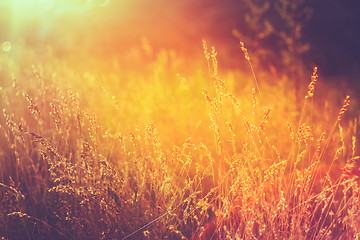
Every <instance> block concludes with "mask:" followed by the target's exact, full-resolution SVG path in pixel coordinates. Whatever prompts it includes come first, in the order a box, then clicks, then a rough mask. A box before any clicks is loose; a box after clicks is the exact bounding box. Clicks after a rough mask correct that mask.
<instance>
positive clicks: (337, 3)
mask: <svg viewBox="0 0 360 240" xmlns="http://www.w3.org/2000/svg"><path fill="white" fill-rule="evenodd" d="M0 12H1V14H0V42H1V43H6V44H8V43H14V42H17V41H21V42H23V43H25V44H26V45H27V46H30V47H32V48H34V49H37V48H39V49H40V48H42V47H44V46H50V47H51V49H52V51H53V52H54V54H56V56H57V57H59V58H61V57H67V56H70V55H71V56H72V57H73V58H74V62H78V64H79V63H80V62H86V61H85V60H86V59H88V58H93V59H98V60H101V59H111V58H116V59H117V60H118V61H119V63H120V65H121V64H123V66H129V67H131V66H135V65H137V64H139V63H138V62H137V60H133V58H132V56H133V55H134V54H136V53H134V51H135V50H134V49H136V48H138V47H139V46H141V47H142V48H143V49H144V52H145V55H147V57H149V56H151V54H152V52H156V51H159V49H172V50H174V51H176V53H177V54H178V55H179V56H184V57H187V58H188V59H193V57H198V56H201V54H202V48H201V44H202V39H206V40H207V41H208V42H210V43H211V44H212V45H214V46H215V47H216V49H217V50H218V52H219V61H220V64H221V66H222V68H223V69H227V68H230V69H232V68H236V69H244V70H246V69H248V66H246V64H245V62H244V61H245V60H244V58H243V55H242V52H241V50H240V46H239V41H240V40H241V41H243V42H244V43H245V45H246V46H247V48H248V50H249V53H250V55H251V58H252V61H253V64H254V65H255V67H256V68H257V69H261V71H267V72H269V73H272V74H274V75H275V76H280V75H283V74H286V75H287V76H290V79H294V81H297V82H298V83H297V84H298V85H300V86H301V85H302V84H301V82H302V81H304V84H305V85H307V83H308V82H309V76H310V75H311V72H312V68H313V67H314V66H315V65H317V66H319V73H320V78H321V79H323V80H326V81H327V82H328V83H330V84H332V85H335V86H336V87H341V88H342V89H345V91H348V92H351V94H352V95H359V96H360V94H357V92H358V91H359V88H360V83H359V80H360V79H359V76H360V57H359V55H360V54H359V53H360V46H359V42H360V30H359V29H360V14H358V13H359V12H360V1H358V0H317V1H312V0H291V1H286V0H274V1H266V0H253V1H251V0H222V1H219V0H197V1H192V0H181V1H166V0H121V1H120V0H119V1H118V0H116V1H115V0H0ZM6 44H5V45H4V47H5V48H6V46H8V45H6Z"/></svg>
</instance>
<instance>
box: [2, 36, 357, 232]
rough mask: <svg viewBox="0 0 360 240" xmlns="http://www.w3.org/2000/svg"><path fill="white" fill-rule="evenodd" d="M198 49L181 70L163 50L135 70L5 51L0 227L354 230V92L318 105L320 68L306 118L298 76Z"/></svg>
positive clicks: (25, 51)
mask: <svg viewBox="0 0 360 240" xmlns="http://www.w3.org/2000/svg"><path fill="white" fill-rule="evenodd" d="M203 47H204V53H205V61H202V62H200V63H198V62H195V63H194V65H193V67H189V68H190V69H187V70H186V71H187V73H186V75H187V76H185V75H182V74H181V70H182V68H183V67H185V66H184V64H183V63H180V62H181V61H180V60H181V59H180V60H179V59H177V57H176V56H175V55H174V53H171V52H166V51H161V52H159V53H158V54H157V55H156V56H154V59H153V60H152V61H151V62H148V63H147V64H146V65H144V68H147V69H144V71H143V72H139V73H135V72H134V71H132V70H129V71H127V70H125V69H124V70H122V69H121V68H120V67H119V66H117V65H116V61H115V63H114V67H113V68H109V69H112V70H111V71H110V70H109V71H108V72H107V73H104V72H102V71H100V73H94V72H90V71H85V72H81V71H80V70H78V69H77V68H76V66H75V67H73V68H72V67H71V66H70V65H69V62H67V60H66V59H65V60H61V59H56V58H55V57H54V56H53V55H51V54H50V55H49V56H50V57H39V56H38V55H37V54H34V53H33V52H32V51H30V50H29V49H27V48H21V47H18V49H19V50H18V52H19V53H20V54H18V55H17V56H16V57H11V56H10V55H7V53H2V59H3V61H2V63H1V69H2V72H1V77H2V78H3V80H2V87H1V90H0V94H1V95H0V106H1V109H3V114H1V115H0V126H1V127H0V142H1V146H0V195H1V199H3V201H2V202H1V205H0V237H1V238H2V239H329V238H331V239H352V238H354V239H355V238H358V237H359V236H360V225H359V222H360V219H359V206H360V205H359V199H360V195H359V193H360V192H359V175H360V174H359V172H360V170H359V157H358V156H357V145H358V140H357V135H356V132H357V129H356V128H357V125H358V123H357V122H356V121H350V120H346V119H344V118H345V115H346V111H347V109H348V107H349V104H350V100H349V98H348V97H347V98H346V99H345V102H344V104H343V106H339V107H338V108H337V111H338V114H337V115H334V116H329V113H328V112H326V111H327V110H326V109H324V108H322V109H319V108H317V107H316V104H314V102H315V101H314V99H315V100H316V94H314V90H315V82H316V81H317V79H318V76H317V69H316V68H315V69H314V72H313V75H312V76H311V81H310V84H309V91H308V93H307V95H306V96H305V97H304V107H303V110H302V113H301V115H299V114H298V113H297V111H296V106H295V105H296V103H295V97H294V94H293V92H292V91H293V90H292V89H293V87H292V83H291V81H288V80H287V79H286V78H283V79H279V80H278V81H277V83H276V84H274V85H271V84H267V83H266V81H262V84H261V85H260V86H259V85H258V84H257V80H256V78H255V74H254V71H253V67H252V65H251V68H252V71H253V76H252V78H253V79H254V80H255V83H256V84H254V82H253V81H254V80H252V79H251V78H249V77H246V76H244V74H241V73H238V72H236V71H235V70H233V71H229V72H224V73H220V70H219V67H218V62H217V57H216V51H215V49H214V48H211V49H210V50H209V49H208V47H207V44H206V42H204V43H203ZM241 47H242V49H243V51H244V53H245V56H246V58H247V60H248V61H249V63H250V64H251V62H250V57H249V55H248V53H247V50H246V48H245V47H244V45H242V46H241ZM14 48H16V47H15V46H14ZM49 59H50V60H51V61H50V60H49ZM204 62H205V64H204ZM206 64H207V66H206ZM79 69H80V67H79ZM204 69H205V70H204ZM100 70H101V69H100ZM208 72H209V73H210V74H209V73H208ZM12 73H14V74H15V76H16V78H15V77H14V78H11V77H9V76H10V75H11V74H12ZM209 79H210V81H209ZM69 86H72V88H73V89H74V90H71V89H70V88H69ZM255 89H256V90H255ZM260 91H261V96H259V95H260ZM333 108H336V106H335V105H334V107H333ZM331 109H332V108H331ZM321 110H323V112H322V111H321ZM94 113H96V114H94ZM325 118H326V119H330V120H331V119H332V124H328V123H327V120H325ZM340 124H341V125H340ZM342 125H343V126H342ZM338 129H339V130H338ZM341 168H343V170H341Z"/></svg>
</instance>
